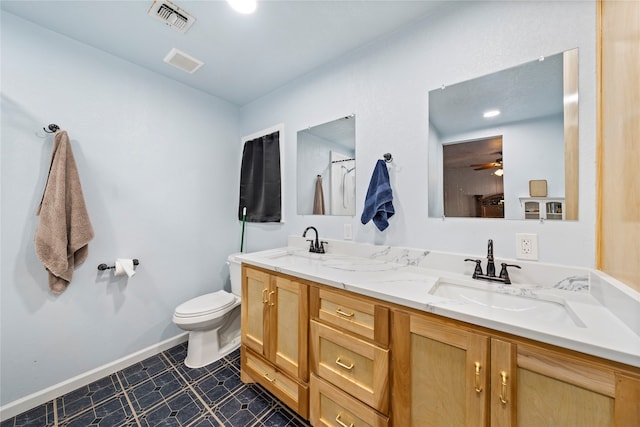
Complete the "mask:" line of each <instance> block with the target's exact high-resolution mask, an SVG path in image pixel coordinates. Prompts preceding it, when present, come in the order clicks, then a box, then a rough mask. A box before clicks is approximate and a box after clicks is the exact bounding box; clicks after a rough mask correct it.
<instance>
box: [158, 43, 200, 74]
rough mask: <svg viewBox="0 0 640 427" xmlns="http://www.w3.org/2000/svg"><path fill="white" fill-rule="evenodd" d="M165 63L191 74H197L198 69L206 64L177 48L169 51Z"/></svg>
mask: <svg viewBox="0 0 640 427" xmlns="http://www.w3.org/2000/svg"><path fill="white" fill-rule="evenodd" d="M164 62H166V63H167V64H171V65H173V66H174V67H178V68H180V69H181V70H182V71H186V72H187V73H191V74H193V73H195V72H196V70H197V69H198V68H200V67H202V66H203V65H204V62H202V61H200V60H199V59H196V58H194V57H193V56H191V55H188V54H186V53H184V52H182V51H180V50H178V49H176V48H175V47H174V48H173V49H171V50H170V51H169V53H168V54H167V56H165V57H164Z"/></svg>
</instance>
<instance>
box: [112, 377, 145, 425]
mask: <svg viewBox="0 0 640 427" xmlns="http://www.w3.org/2000/svg"><path fill="white" fill-rule="evenodd" d="M116 378H117V379H118V384H120V388H121V389H122V392H123V393H124V398H125V399H127V404H128V405H129V409H131V413H132V414H133V419H134V420H135V421H136V424H137V425H138V427H142V425H141V424H140V420H139V419H138V414H137V413H136V410H135V408H134V407H133V403H131V399H129V395H128V394H127V390H125V388H124V385H123V384H122V381H121V380H120V375H118V373H117V372H116Z"/></svg>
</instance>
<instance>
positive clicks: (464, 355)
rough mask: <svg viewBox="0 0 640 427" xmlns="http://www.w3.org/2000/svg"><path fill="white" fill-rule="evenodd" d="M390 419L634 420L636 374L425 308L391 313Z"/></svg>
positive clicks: (531, 425)
mask: <svg viewBox="0 0 640 427" xmlns="http://www.w3.org/2000/svg"><path fill="white" fill-rule="evenodd" d="M392 336H393V339H392V341H393V346H392V351H393V367H392V370H393V379H392V390H393V400H392V413H393V417H392V419H393V425H395V426H420V427H429V426H437V427H443V426H465V427H469V426H478V427H481V426H492V427H515V426H517V427H538V426H543V425H549V426H552V425H557V426H569V425H576V426H578V425H579V426H584V427H589V426H592V427H603V426H616V427H626V426H632V425H633V426H635V425H640V404H639V403H638V402H639V399H640V375H638V372H637V370H636V371H629V370H627V369H626V368H625V367H622V366H621V367H620V368H619V369H618V368H617V367H616V366H612V365H611V364H609V363H603V361H601V360H600V359H597V358H592V357H588V356H584V355H581V354H579V353H575V352H571V351H568V350H562V349H559V348H556V347H553V346H548V345H543V344H539V343H535V342H531V341H528V340H526V339H520V338H518V337H512V336H508V335H504V336H502V335H501V334H494V333H493V332H492V331H485V330H483V329H481V328H475V327H471V326H468V325H465V324H462V323H458V322H454V321H449V320H445V319H440V318H437V317H435V316H429V315H425V314H421V313H420V314H418V313H411V312H404V311H394V313H393V329H392Z"/></svg>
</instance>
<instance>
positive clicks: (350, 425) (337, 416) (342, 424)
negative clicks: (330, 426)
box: [336, 412, 354, 427]
mask: <svg viewBox="0 0 640 427" xmlns="http://www.w3.org/2000/svg"><path fill="white" fill-rule="evenodd" d="M341 416H342V412H340V413H339V414H338V415H336V422H337V423H338V424H340V425H341V426H342V427H353V426H354V424H353V423H351V424H349V425H347V424H345V423H344V422H343V421H342V420H341V419H340V417H341Z"/></svg>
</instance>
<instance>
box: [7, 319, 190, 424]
mask: <svg viewBox="0 0 640 427" xmlns="http://www.w3.org/2000/svg"><path fill="white" fill-rule="evenodd" d="M188 338H189V333H188V332H184V333H181V334H180V335H176V336H175V337H173V338H169V339H167V340H165V341H162V342H159V343H157V344H153V345H151V346H149V347H147V348H144V349H142V350H140V351H137V352H135V353H132V354H130V355H128V356H125V357H123V358H121V359H118V360H115V361H113V362H111V363H107V364H106V365H103V366H100V367H98V368H95V369H92V370H90V371H87V372H85V373H83V374H80V375H78V376H75V377H73V378H69V379H68V380H65V381H62V382H60V383H58V384H54V385H52V386H51V387H47V388H45V389H44V390H40V391H38V392H36V393H33V394H30V395H28V396H25V397H22V398H20V399H17V400H14V401H13V402H10V403H7V404H6V405H4V406H2V407H0V422H2V421H5V420H7V419H9V418H12V417H15V416H16V415H19V414H21V413H23V412H25V411H28V410H29V409H32V408H35V407H37V406H39V405H43V404H45V403H47V402H48V401H50V400H53V399H55V398H56V397H60V396H62V395H64V394H66V393H69V392H70V391H73V390H75V389H77V388H79V387H83V386H85V385H87V384H91V383H92V382H94V381H96V380H99V379H100V378H103V377H106V376H109V375H111V374H113V373H116V372H118V371H120V370H122V369H124V368H126V367H128V366H131V365H133V364H135V363H138V362H141V361H143V360H144V359H146V358H148V357H151V356H154V355H156V354H158V353H162V352H163V351H165V350H168V349H170V348H171V347H175V346H176V345H178V344H180V343H182V342H185V341H187V339H188Z"/></svg>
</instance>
